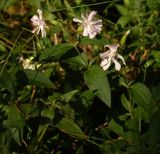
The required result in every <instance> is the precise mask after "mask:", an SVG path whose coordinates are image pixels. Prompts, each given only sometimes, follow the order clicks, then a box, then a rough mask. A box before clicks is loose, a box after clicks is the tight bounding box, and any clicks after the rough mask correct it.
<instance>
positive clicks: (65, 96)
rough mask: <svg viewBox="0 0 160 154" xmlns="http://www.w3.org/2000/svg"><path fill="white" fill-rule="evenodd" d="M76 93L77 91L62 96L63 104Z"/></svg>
mask: <svg viewBox="0 0 160 154" xmlns="http://www.w3.org/2000/svg"><path fill="white" fill-rule="evenodd" d="M77 92H78V90H72V91H70V92H68V93H66V94H64V95H62V96H61V98H62V100H64V101H65V102H69V101H70V99H71V98H72V97H73V96H74V95H75V94H76V93H77Z"/></svg>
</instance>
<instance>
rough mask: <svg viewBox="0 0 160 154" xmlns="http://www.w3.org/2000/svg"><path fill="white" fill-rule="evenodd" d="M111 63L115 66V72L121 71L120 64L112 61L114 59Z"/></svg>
mask: <svg viewBox="0 0 160 154" xmlns="http://www.w3.org/2000/svg"><path fill="white" fill-rule="evenodd" d="M112 61H113V62H114V64H115V69H116V70H117V71H119V70H120V69H121V65H120V63H119V62H118V61H117V60H116V59H114V58H112Z"/></svg>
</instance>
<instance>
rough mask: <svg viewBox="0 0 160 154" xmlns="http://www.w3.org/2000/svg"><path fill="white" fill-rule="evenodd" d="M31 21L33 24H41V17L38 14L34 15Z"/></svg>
mask: <svg viewBox="0 0 160 154" xmlns="http://www.w3.org/2000/svg"><path fill="white" fill-rule="evenodd" d="M31 21H32V24H33V25H34V26H37V25H39V18H38V16H36V15H34V16H33V17H32V18H31Z"/></svg>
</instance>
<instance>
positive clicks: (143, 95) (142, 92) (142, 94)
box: [129, 83, 151, 109]
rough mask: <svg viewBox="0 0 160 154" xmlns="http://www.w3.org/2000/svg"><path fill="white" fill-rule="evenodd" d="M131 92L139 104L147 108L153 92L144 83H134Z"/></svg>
mask: <svg viewBox="0 0 160 154" xmlns="http://www.w3.org/2000/svg"><path fill="white" fill-rule="evenodd" d="M129 93H130V95H131V97H132V99H133V100H134V102H135V103H136V104H137V105H140V106H142V107H143V108H144V109H146V107H147V105H148V104H149V103H150V100H151V93H150V91H149V89H148V88H147V87H146V86H145V85H144V84H142V83H135V84H132V85H131V86H130V88H129Z"/></svg>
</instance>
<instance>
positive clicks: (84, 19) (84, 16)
mask: <svg viewBox="0 0 160 154" xmlns="http://www.w3.org/2000/svg"><path fill="white" fill-rule="evenodd" d="M87 17H88V14H87V13H86V15H84V14H83V13H82V14H81V18H82V19H83V21H87Z"/></svg>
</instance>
